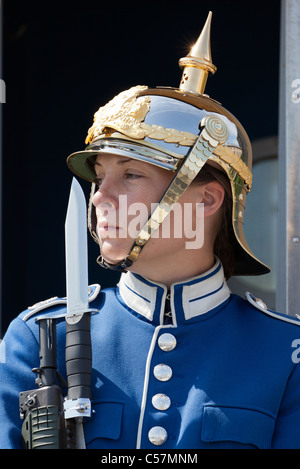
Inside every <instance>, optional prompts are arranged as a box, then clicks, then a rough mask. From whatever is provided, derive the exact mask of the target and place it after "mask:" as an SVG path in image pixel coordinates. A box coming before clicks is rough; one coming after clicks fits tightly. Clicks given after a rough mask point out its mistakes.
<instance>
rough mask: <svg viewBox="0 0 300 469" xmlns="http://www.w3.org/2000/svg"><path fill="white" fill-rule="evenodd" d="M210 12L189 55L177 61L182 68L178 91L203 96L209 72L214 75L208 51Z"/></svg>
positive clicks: (214, 68) (214, 69) (213, 67)
mask: <svg viewBox="0 0 300 469" xmlns="http://www.w3.org/2000/svg"><path fill="white" fill-rule="evenodd" d="M211 17H212V12H211V11H210V12H209V14H208V17H207V20H206V23H205V25H204V27H203V29H202V32H201V34H200V36H199V38H198V40H197V42H196V44H195V45H194V46H193V47H192V49H191V51H190V53H189V54H188V55H187V56H186V57H183V58H182V59H180V60H179V65H180V66H181V67H184V69H183V74H182V78H181V82H180V86H179V89H180V90H181V91H192V92H196V93H200V94H203V92H204V89H205V85H206V81H207V77H208V74H209V72H210V73H215V71H216V70H217V67H216V66H215V65H213V63H212V59H211V50H210V25H211Z"/></svg>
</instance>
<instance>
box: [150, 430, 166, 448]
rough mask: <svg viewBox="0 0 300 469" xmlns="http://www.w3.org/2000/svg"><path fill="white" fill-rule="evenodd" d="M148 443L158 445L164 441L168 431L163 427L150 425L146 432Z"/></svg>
mask: <svg viewBox="0 0 300 469" xmlns="http://www.w3.org/2000/svg"><path fill="white" fill-rule="evenodd" d="M148 438H149V441H150V443H152V444H153V445H155V446H160V445H163V444H164V443H165V441H166V440H167V438H168V433H167V431H166V429H165V428H163V427H152V428H151V430H150V431H149V433H148Z"/></svg>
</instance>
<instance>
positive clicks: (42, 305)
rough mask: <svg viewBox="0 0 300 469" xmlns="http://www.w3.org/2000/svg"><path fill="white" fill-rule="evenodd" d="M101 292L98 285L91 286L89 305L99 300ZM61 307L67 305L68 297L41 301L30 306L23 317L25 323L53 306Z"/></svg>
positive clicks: (56, 297)
mask: <svg viewBox="0 0 300 469" xmlns="http://www.w3.org/2000/svg"><path fill="white" fill-rule="evenodd" d="M100 290H101V286H100V285H98V284H94V285H90V286H89V292H88V295H89V296H88V298H89V303H91V302H92V301H94V300H95V299H96V298H97V296H98V295H99V292H100ZM60 305H67V298H66V297H64V298H59V297H58V296H53V297H52V298H48V299H47V300H44V301H39V302H38V303H35V304H34V305H32V306H29V307H28V308H27V312H26V314H25V315H24V317H23V321H28V319H30V318H31V317H32V316H34V315H35V314H37V313H39V312H40V311H44V310H46V309H48V308H51V307H53V306H60Z"/></svg>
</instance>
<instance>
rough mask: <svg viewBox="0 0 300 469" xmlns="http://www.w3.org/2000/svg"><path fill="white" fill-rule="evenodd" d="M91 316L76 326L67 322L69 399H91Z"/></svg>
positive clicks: (82, 318)
mask: <svg viewBox="0 0 300 469" xmlns="http://www.w3.org/2000/svg"><path fill="white" fill-rule="evenodd" d="M90 322H91V314H90V313H89V312H88V313H85V314H83V315H82V317H81V319H80V320H79V321H78V322H76V323H75V324H70V323H69V322H66V371H67V380H68V399H72V400H73V399H78V398H85V399H91V374H92V347H91V333H90Z"/></svg>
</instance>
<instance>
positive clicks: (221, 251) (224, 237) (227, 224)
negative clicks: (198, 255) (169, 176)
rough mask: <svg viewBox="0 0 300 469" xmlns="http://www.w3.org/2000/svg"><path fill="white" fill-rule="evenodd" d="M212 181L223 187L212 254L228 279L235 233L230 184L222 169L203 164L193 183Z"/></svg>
mask: <svg viewBox="0 0 300 469" xmlns="http://www.w3.org/2000/svg"><path fill="white" fill-rule="evenodd" d="M212 181H218V182H219V183H220V184H221V185H222V187H223V188H224V189H225V195H224V201H223V204H222V207H221V219H220V224H219V230H218V233H217V236H216V239H215V243H214V254H215V255H216V256H217V257H218V258H219V259H220V260H221V262H222V264H223V268H224V274H225V278H226V279H227V280H228V279H229V278H230V277H231V276H232V274H233V271H234V267H235V255H234V243H235V235H234V232H233V227H232V192H231V185H230V181H229V179H228V176H227V175H226V173H225V172H224V171H223V170H222V169H217V168H215V167H214V166H211V165H210V164H205V165H204V166H203V168H202V169H201V171H200V172H199V173H198V175H197V176H196V178H195V180H194V183H196V184H206V183H208V182H212Z"/></svg>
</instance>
